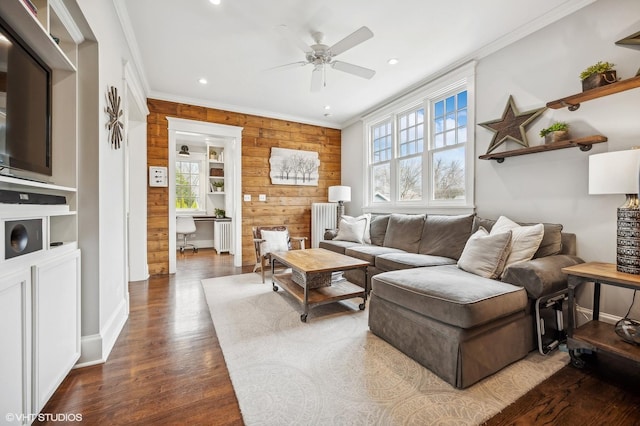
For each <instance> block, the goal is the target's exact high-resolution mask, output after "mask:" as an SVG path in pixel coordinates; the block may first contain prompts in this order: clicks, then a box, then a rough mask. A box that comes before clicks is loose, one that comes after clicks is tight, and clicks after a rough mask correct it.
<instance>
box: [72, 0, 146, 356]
mask: <svg viewBox="0 0 640 426" xmlns="http://www.w3.org/2000/svg"><path fill="white" fill-rule="evenodd" d="M76 2H77V6H78V7H79V12H80V13H81V14H82V15H83V17H84V19H86V24H88V28H87V29H86V31H87V32H88V33H90V34H88V36H89V37H90V38H91V39H93V40H95V42H96V43H97V64H96V66H97V69H94V68H95V67H94V68H86V69H81V70H80V75H81V78H83V79H85V82H86V84H85V86H84V87H85V91H84V93H81V97H82V98H83V99H81V102H83V107H84V108H90V109H92V111H93V112H90V113H84V114H85V115H86V116H88V117H91V120H84V121H83V120H81V135H82V137H81V140H80V145H83V144H84V145H85V148H84V149H81V152H82V154H81V157H80V159H79V162H80V163H82V166H81V172H80V176H79V181H80V183H79V198H81V199H82V200H83V201H82V202H81V205H80V212H79V217H80V223H81V224H80V227H79V228H80V242H81V248H83V268H82V269H83V272H82V274H83V275H82V280H83V282H82V293H83V300H82V321H83V332H82V339H83V348H82V349H83V353H82V358H81V360H80V363H81V364H90V363H94V362H100V361H104V360H106V357H107V356H108V354H109V352H110V351H111V348H112V347H113V344H114V343H115V340H116V338H117V336H118V334H119V333H120V330H121V328H122V326H123V325H124V322H125V321H126V318H127V316H128V303H127V302H128V297H127V291H128V290H127V289H128V287H127V284H128V283H127V259H126V251H127V250H126V241H125V235H126V228H125V227H126V223H125V190H124V188H125V186H124V185H125V182H124V179H125V161H124V149H122V148H121V149H115V148H114V147H113V146H112V145H111V143H110V141H109V140H108V133H107V131H106V129H105V122H106V118H107V117H106V114H105V113H104V111H105V107H106V95H105V94H106V91H107V89H108V88H109V87H110V86H115V87H116V88H117V89H118V93H119V94H120V95H121V96H122V94H123V93H124V87H123V86H124V83H123V78H124V63H125V62H130V61H131V60H132V58H131V53H130V52H129V49H128V46H127V43H126V41H125V37H124V35H123V33H122V29H121V26H120V22H119V20H118V16H117V14H116V11H115V8H114V5H113V2H111V1H98V2H96V1H91V0H76ZM94 54H95V52H94ZM95 62H96V61H95V60H94V63H95ZM83 73H85V74H83ZM137 134H138V136H139V137H137V138H136V140H137V141H141V142H140V143H144V144H146V127H144V126H143V129H142V130H140V131H138V132H137ZM145 169H146V164H145ZM145 176H146V175H145ZM83 194H84V196H83ZM145 226H146V224H145ZM85 295H86V296H85Z"/></svg>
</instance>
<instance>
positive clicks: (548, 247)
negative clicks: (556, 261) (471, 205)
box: [473, 216, 575, 259]
mask: <svg viewBox="0 0 640 426" xmlns="http://www.w3.org/2000/svg"><path fill="white" fill-rule="evenodd" d="M495 223H496V221H495V220H492V219H484V218H481V217H480V216H476V217H475V218H474V220H473V232H476V231H477V230H478V229H479V228H480V227H481V226H482V227H483V228H484V229H486V230H487V231H489V232H491V229H492V228H493V225H494V224H495ZM519 225H535V224H534V223H519ZM542 226H544V236H543V237H542V242H541V243H540V247H539V248H538V251H536V254H534V255H533V258H534V259H535V258H538V257H545V256H551V255H554V254H560V253H563V245H562V225H560V224H557V223H543V224H542ZM571 253H572V252H571V251H569V252H567V253H563V254H571ZM573 253H575V252H573Z"/></svg>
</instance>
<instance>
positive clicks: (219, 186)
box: [212, 181, 224, 192]
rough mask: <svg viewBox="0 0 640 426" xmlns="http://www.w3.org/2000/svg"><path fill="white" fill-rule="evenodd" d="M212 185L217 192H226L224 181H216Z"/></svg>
mask: <svg viewBox="0 0 640 426" xmlns="http://www.w3.org/2000/svg"><path fill="white" fill-rule="evenodd" d="M212 185H213V187H214V188H215V190H216V191H217V192H222V191H223V190H224V182H222V181H215V182H213V183H212Z"/></svg>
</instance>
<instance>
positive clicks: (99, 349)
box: [73, 299, 129, 368]
mask: <svg viewBox="0 0 640 426" xmlns="http://www.w3.org/2000/svg"><path fill="white" fill-rule="evenodd" d="M128 318H129V305H128V302H127V300H126V299H123V300H122V302H120V304H119V305H118V308H117V309H116V310H115V312H114V313H113V315H111V318H109V321H107V324H106V325H105V327H104V328H103V329H102V333H100V334H91V335H88V336H82V337H81V338H80V348H81V352H80V359H78V362H76V364H75V365H74V367H73V368H82V367H89V366H91V365H96V364H104V363H105V362H106V361H107V358H109V354H110V353H111V350H112V349H113V346H114V345H115V343H116V340H117V339H118V336H119V335H120V332H121V331H122V328H123V327H124V324H125V323H126V322H127V319H128Z"/></svg>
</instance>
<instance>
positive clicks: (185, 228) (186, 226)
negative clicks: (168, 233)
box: [176, 216, 198, 253]
mask: <svg viewBox="0 0 640 426" xmlns="http://www.w3.org/2000/svg"><path fill="white" fill-rule="evenodd" d="M195 233H196V223H195V222H194V220H193V217H191V216H178V217H176V234H182V238H183V240H182V245H181V246H180V253H184V249H186V248H187V247H191V248H193V252H194V253H197V252H198V247H196V246H195V245H193V244H190V243H187V236H188V235H193V234H195Z"/></svg>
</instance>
